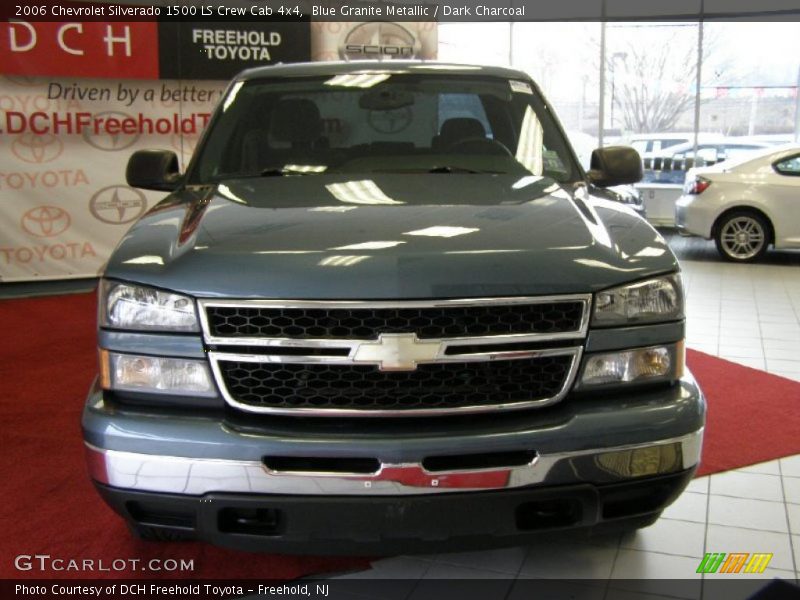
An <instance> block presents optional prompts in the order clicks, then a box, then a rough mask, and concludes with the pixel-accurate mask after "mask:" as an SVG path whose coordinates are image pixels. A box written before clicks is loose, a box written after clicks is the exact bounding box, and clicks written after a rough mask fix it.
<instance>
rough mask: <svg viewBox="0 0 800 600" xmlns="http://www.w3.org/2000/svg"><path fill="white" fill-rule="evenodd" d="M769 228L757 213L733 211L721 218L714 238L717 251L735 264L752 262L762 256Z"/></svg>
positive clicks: (767, 240)
mask: <svg viewBox="0 0 800 600" xmlns="http://www.w3.org/2000/svg"><path fill="white" fill-rule="evenodd" d="M769 231H770V226H769V223H768V222H767V220H766V219H765V218H764V217H763V216H761V215H760V214H758V213H755V212H750V211H747V210H741V211H735V212H732V213H730V214H727V215H725V216H724V217H722V220H721V221H720V223H719V226H718V227H717V231H716V234H715V236H714V242H715V243H716V244H717V251H718V252H719V253H720V254H721V255H722V257H723V258H725V259H727V260H731V261H735V262H753V261H756V260H758V259H760V258H761V257H762V256H764V253H765V252H766V251H767V246H768V245H769Z"/></svg>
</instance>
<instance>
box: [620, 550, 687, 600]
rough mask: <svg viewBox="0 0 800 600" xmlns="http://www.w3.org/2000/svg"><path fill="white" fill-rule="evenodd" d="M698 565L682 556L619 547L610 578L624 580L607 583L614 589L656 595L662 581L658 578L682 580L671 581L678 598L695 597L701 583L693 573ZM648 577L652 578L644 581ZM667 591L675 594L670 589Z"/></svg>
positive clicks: (659, 590) (661, 585)
mask: <svg viewBox="0 0 800 600" xmlns="http://www.w3.org/2000/svg"><path fill="white" fill-rule="evenodd" d="M698 564H699V561H698V559H696V558H689V557H686V556H672V555H669V554H658V553H656V552H642V551H640V550H620V552H619V554H618V555H617V560H616V562H615V563H614V570H613V572H612V574H611V577H612V579H615V580H625V581H612V582H611V583H610V585H611V586H612V587H614V588H615V589H627V590H630V591H635V592H638V593H645V594H658V593H659V592H661V591H663V583H662V582H660V581H658V580H659V579H676V580H682V581H680V582H675V587H676V589H677V590H679V591H678V592H677V593H678V594H679V595H680V596H681V597H683V598H699V597H700V589H701V584H702V582H701V579H700V575H699V574H698V573H696V570H697V565H698ZM648 579H649V580H653V579H655V580H656V581H646V580H648ZM642 580H644V581H642ZM670 592H671V593H673V594H674V593H676V592H675V590H673V589H672V588H671V589H670ZM612 597H613V596H612Z"/></svg>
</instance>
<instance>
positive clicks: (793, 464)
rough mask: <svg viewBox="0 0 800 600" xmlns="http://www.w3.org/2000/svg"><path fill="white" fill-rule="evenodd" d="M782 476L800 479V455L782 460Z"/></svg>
mask: <svg viewBox="0 0 800 600" xmlns="http://www.w3.org/2000/svg"><path fill="white" fill-rule="evenodd" d="M780 462H781V474H782V475H783V476H784V477H800V454H795V455H794V456H787V457H786V458H782V459H781V461H780Z"/></svg>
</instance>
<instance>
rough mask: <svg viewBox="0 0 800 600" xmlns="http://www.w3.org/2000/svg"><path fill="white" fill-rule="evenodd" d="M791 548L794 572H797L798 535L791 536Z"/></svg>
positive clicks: (799, 567) (799, 561)
mask: <svg viewBox="0 0 800 600" xmlns="http://www.w3.org/2000/svg"><path fill="white" fill-rule="evenodd" d="M792 548H793V549H794V568H795V573H798V572H800V535H793V536H792Z"/></svg>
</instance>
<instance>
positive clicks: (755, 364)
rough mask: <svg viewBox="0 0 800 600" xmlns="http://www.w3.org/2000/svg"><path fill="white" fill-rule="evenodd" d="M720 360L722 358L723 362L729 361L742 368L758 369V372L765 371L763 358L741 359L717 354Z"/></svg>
mask: <svg viewBox="0 0 800 600" xmlns="http://www.w3.org/2000/svg"><path fill="white" fill-rule="evenodd" d="M719 357H720V358H724V359H725V360H729V361H731V362H733V363H736V364H737V365H742V366H743V367H750V368H751V369H758V370H759V371H766V362H765V361H764V359H763V358H741V357H738V356H730V355H727V354H722V353H720V354H719Z"/></svg>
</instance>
